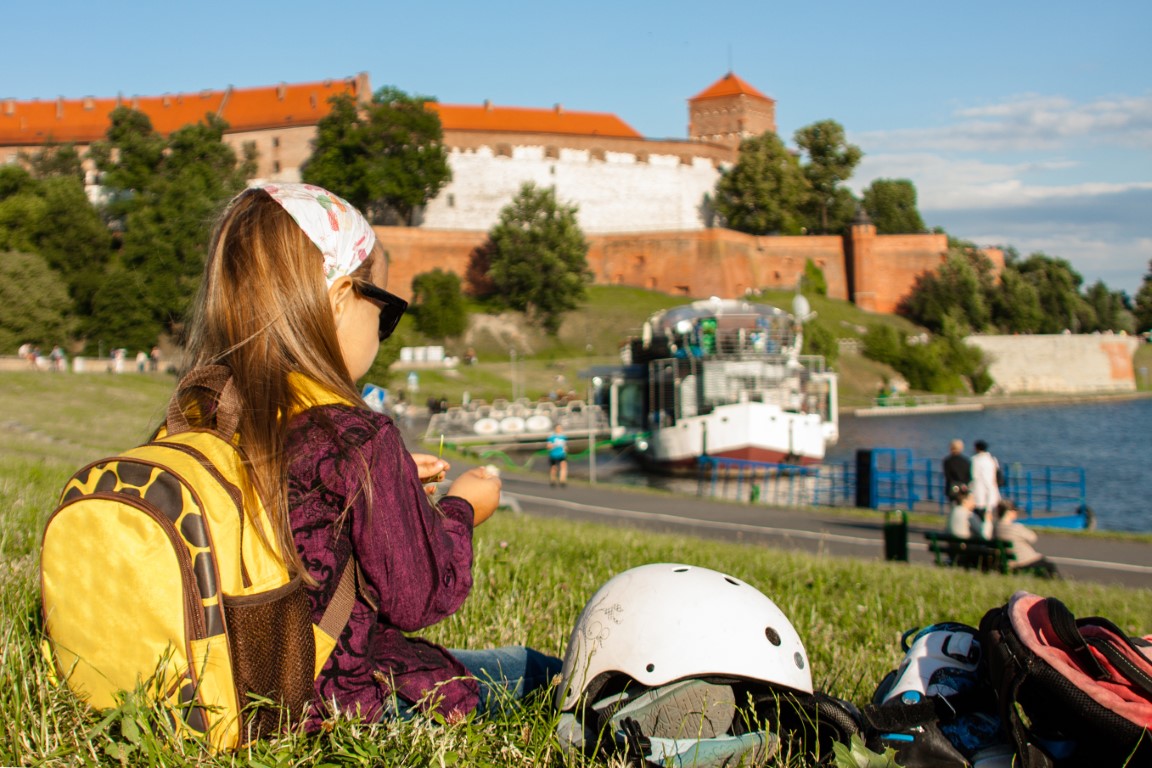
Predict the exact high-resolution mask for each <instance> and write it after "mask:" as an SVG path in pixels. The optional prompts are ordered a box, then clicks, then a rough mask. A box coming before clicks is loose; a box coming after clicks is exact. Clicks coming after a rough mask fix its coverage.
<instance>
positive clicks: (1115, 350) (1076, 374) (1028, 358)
mask: <svg viewBox="0 0 1152 768" xmlns="http://www.w3.org/2000/svg"><path fill="white" fill-rule="evenodd" d="M965 341H967V342H968V343H969V344H972V345H973V346H976V347H979V348H980V349H982V350H984V352H985V354H986V356H987V358H988V359H989V360H990V365H989V369H988V372H989V373H990V374H991V375H992V379H993V380H994V381H995V382H996V386H997V388H999V389H1000V390H1002V391H1004V392H1068V393H1073V392H1131V391H1134V390H1135V389H1136V377H1135V374H1134V371H1133V368H1132V355H1133V354H1135V352H1136V347H1137V346H1139V344H1140V341H1139V340H1138V339H1136V338H1133V337H1132V336H1117V335H1112V334H1088V335H1072V334H1056V335H1021V336H969V337H968V338H967V339H965Z"/></svg>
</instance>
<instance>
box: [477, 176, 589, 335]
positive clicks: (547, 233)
mask: <svg viewBox="0 0 1152 768" xmlns="http://www.w3.org/2000/svg"><path fill="white" fill-rule="evenodd" d="M488 239H489V241H490V242H491V244H492V247H491V254H492V261H491V264H492V266H491V272H490V274H491V277H492V283H493V285H494V286H495V287H496V290H497V291H498V293H499V295H500V296H501V298H502V300H503V301H505V302H506V303H507V304H508V306H510V307H511V308H512V309H515V310H519V311H521V312H527V313H528V314H529V315H530V316H531V317H533V318H534V319H535V320H537V321H538V322H539V323H540V324H541V325H542V326H543V328H544V330H545V331H546V332H547V333H548V334H549V335H552V336H555V335H556V333H557V331H559V330H560V321H561V319H562V318H563V315H564V313H565V312H569V311H571V310H573V309H576V308H577V307H579V306H580V304H581V303H582V302H583V301H584V299H585V296H586V294H587V290H586V286H587V283H589V282H591V280H592V273H591V272H589V271H588V260H587V255H588V243H587V242H586V241H585V240H584V234H583V232H581V231H580V227H579V225H578V224H577V222H576V206H573V205H562V204H561V203H559V202H558V201H557V200H556V191H555V190H554V189H552V188H550V187H537V186H536V185H535V184H533V183H532V182H528V183H526V184H524V185H523V186H522V187H521V188H520V191H519V192H518V193H517V194H516V197H514V198H513V199H512V202H511V203H509V204H508V205H507V206H505V207H504V209H503V210H502V211H501V212H500V219H499V221H498V222H497V223H496V225H495V226H494V227H493V228H492V230H491V231H490V232H489V233H488Z"/></svg>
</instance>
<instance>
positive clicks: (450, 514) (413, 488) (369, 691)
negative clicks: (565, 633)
mask: <svg viewBox="0 0 1152 768" xmlns="http://www.w3.org/2000/svg"><path fill="white" fill-rule="evenodd" d="M287 451H288V457H289V467H288V478H289V479H288V504H289V513H290V515H291V520H292V530H293V535H294V537H295V539H296V549H297V551H298V552H299V553H300V557H301V559H302V560H303V561H304V565H305V567H306V568H307V569H308V572H309V573H310V574H311V575H312V577H313V578H314V579H315V580H316V582H317V586H316V587H314V588H311V589H309V590H308V593H309V595H308V596H309V599H310V600H311V603H312V616H313V620H314V621H316V622H319V620H320V617H321V616H322V615H323V614H324V609H325V608H326V607H327V606H328V602H329V601H330V600H331V598H332V595H333V593H334V592H335V590H336V584H337V582H338V580H339V576H340V574H341V573H342V572H343V569H344V566H345V564H346V563H347V562H348V558H349V557H351V556H352V555H353V554H355V556H356V559H357V561H359V563H360V567H361V571H362V573H363V576H364V581H365V582H366V583H364V584H363V585H362V589H364V590H366V591H367V593H368V595H369V597H370V598H371V599H372V601H374V602H375V603H376V604H377V605H378V606H379V611H378V612H377V611H373V610H372V608H371V607H370V605H369V603H368V602H367V601H366V600H365V599H364V597H363V596H362V595H357V598H356V605H355V607H354V608H353V610H352V617H351V619H350V620H349V622H348V626H347V627H346V628H345V630H344V633H343V634H342V635H341V637H340V639H339V641H338V642H337V644H336V649H335V650H334V651H333V652H332V655H331V656H330V657H329V659H328V661H327V663H326V664H325V665H324V668H323V670H322V671H321V673H320V676H319V677H318V678H317V679H316V695H317V697H318V698H319V700H320V701H318V702H316V703H315V704H314V705H313V713H312V718H311V719H312V722H313V723H315V722H316V721H317V719H318V718H319V717H321V716H322V715H323V713H324V705H325V704H328V703H330V702H332V701H333V700H335V702H336V704H337V706H338V707H339V709H340V710H341V711H346V712H356V711H357V709H359V712H360V714H361V715H362V716H363V717H364V718H365V719H368V720H376V719H379V718H380V717H381V715H382V714H383V708H384V707H385V705H386V702H387V701H388V698H389V697H390V695H391V694H392V693H395V694H396V695H398V696H399V697H401V698H402V699H404V700H405V701H406V702H408V703H422V704H423V705H425V706H427V705H428V704H430V703H436V702H438V704H439V711H441V712H443V713H445V714H453V713H465V712H468V711H470V710H472V709H473V708H474V707H475V706H476V703H477V687H476V682H475V681H474V680H473V679H471V678H467V677H465V676H466V675H467V672H466V670H465V669H464V667H463V665H461V664H460V662H459V661H457V660H456V659H455V658H454V657H453V656H452V655H451V654H449V653H448V651H447V650H445V649H444V648H441V647H440V646H438V645H434V644H433V643H429V642H427V641H425V640H421V639H419V638H412V637H408V636H406V635H405V633H406V632H414V631H416V630H420V629H424V628H425V627H429V626H431V625H433V624H435V623H436V622H438V621H440V620H441V619H443V618H445V617H446V616H449V615H451V614H452V613H454V612H455V611H456V610H457V609H458V608H459V607H460V605H461V604H462V603H463V602H464V598H466V597H467V596H468V592H469V590H470V589H471V588H472V505H471V504H469V503H468V502H467V501H465V500H464V499H461V498H457V497H453V496H449V497H445V498H444V499H442V500H441V501H440V511H437V510H436V509H435V508H434V507H433V506H432V505H431V504H430V503H429V501H428V498H427V496H426V495H425V493H424V488H423V486H422V485H421V483H420V479H419V477H417V472H416V465H415V463H414V462H413V461H412V457H411V456H410V455H409V453H408V451H407V449H406V448H405V447H404V443H403V441H402V440H401V437H400V432H399V430H398V429H397V427H396V425H395V424H394V423H393V422H392V420H391V419H389V418H388V417H387V416H383V415H380V414H377V413H374V412H372V411H368V410H365V409H363V408H352V407H349V406H346V405H325V406H319V407H314V408H311V409H309V410H306V411H304V412H303V413H301V414H299V415H297V416H295V417H294V418H293V419H292V421H291V423H290V425H289V435H288V442H287ZM366 471H367V472H368V474H369V477H370V478H371V493H370V494H368V493H365V492H364V490H365V489H364V488H362V478H364V476H365V472H366ZM369 499H371V506H370V507H369V504H368V500H369ZM346 506H348V507H349V509H348V513H347V516H346V517H344V518H343V519H341V513H342V512H343V510H344V509H345V507H346ZM430 693H432V694H433V696H432V697H431V699H432V701H427V700H426V698H427V697H428V694H430Z"/></svg>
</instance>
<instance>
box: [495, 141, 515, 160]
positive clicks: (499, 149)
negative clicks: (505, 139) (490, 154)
mask: <svg viewBox="0 0 1152 768" xmlns="http://www.w3.org/2000/svg"><path fill="white" fill-rule="evenodd" d="M496 157H512V145H511V144H497V145H496Z"/></svg>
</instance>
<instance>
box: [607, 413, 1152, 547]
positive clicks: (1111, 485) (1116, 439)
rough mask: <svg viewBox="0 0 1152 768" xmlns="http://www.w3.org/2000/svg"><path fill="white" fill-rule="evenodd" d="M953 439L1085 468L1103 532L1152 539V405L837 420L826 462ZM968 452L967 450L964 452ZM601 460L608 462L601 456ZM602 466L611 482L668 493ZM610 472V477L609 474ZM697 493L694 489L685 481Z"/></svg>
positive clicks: (942, 448)
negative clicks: (1141, 534)
mask: <svg viewBox="0 0 1152 768" xmlns="http://www.w3.org/2000/svg"><path fill="white" fill-rule="evenodd" d="M953 438H959V439H961V440H963V441H964V444H965V445H966V446H969V448H971V445H972V443H973V441H975V440H979V439H983V440H985V441H987V442H988V445H989V450H990V452H991V453H992V455H994V456H996V458H998V459H999V460H1000V462H1001V463H1002V464H1011V463H1013V462H1022V463H1026V464H1047V465H1057V466H1078V467H1084V469H1085V473H1086V477H1087V497H1088V506H1090V507H1091V508H1092V510H1093V511H1094V512H1095V513H1096V526H1097V528H1099V529H1101V530H1111V531H1141V532H1152V497H1150V493H1149V487H1148V485H1147V483H1149V482H1150V481H1152V399H1147V398H1145V399H1137V400H1122V401H1111V402H1096V403H1074V404H1067V405H1064V404H1061V405H1047V404H1046V405H1034V406H1003V407H1001V406H998V407H995V408H988V409H985V410H983V411H977V412H965V413H943V414H922V415H904V416H874V417H861V416H854V415H844V416H841V418H840V441H839V442H838V443H837V444H836V445H835V446H833V447H831V448H830V449H829V451H828V457H827V458H828V460H829V461H854V460H855V456H856V451H857V450H858V449H860V448H909V449H911V451H912V454H913V456H915V457H917V458H930V457H940V458H943V457H944V456H945V455H946V454H947V452H948V444H949V442H950V441H951V440H952V439H953ZM968 452H969V453H971V450H969V451H968ZM606 458H607V457H606ZM621 458H623V457H618V458H617V460H615V461H613V460H608V461H607V462H605V464H606V465H607V466H603V468H602V469H603V471H605V474H607V472H611V473H612V478H613V481H615V482H625V483H635V484H638V485H639V484H645V485H656V486H661V487H672V486H674V485H675V481H669V479H668V478H650V477H647V476H645V475H644V474H643V473H641V472H639V471H637V470H633V469H629V468H626V467H624V466H622V465H621V462H620V460H619V459H621ZM613 470H615V471H613ZM689 484H690V485H691V489H689V488H688V487H687V485H686V486H685V489H684V490H693V491H694V490H695V487H696V485H695V482H694V481H689Z"/></svg>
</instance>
